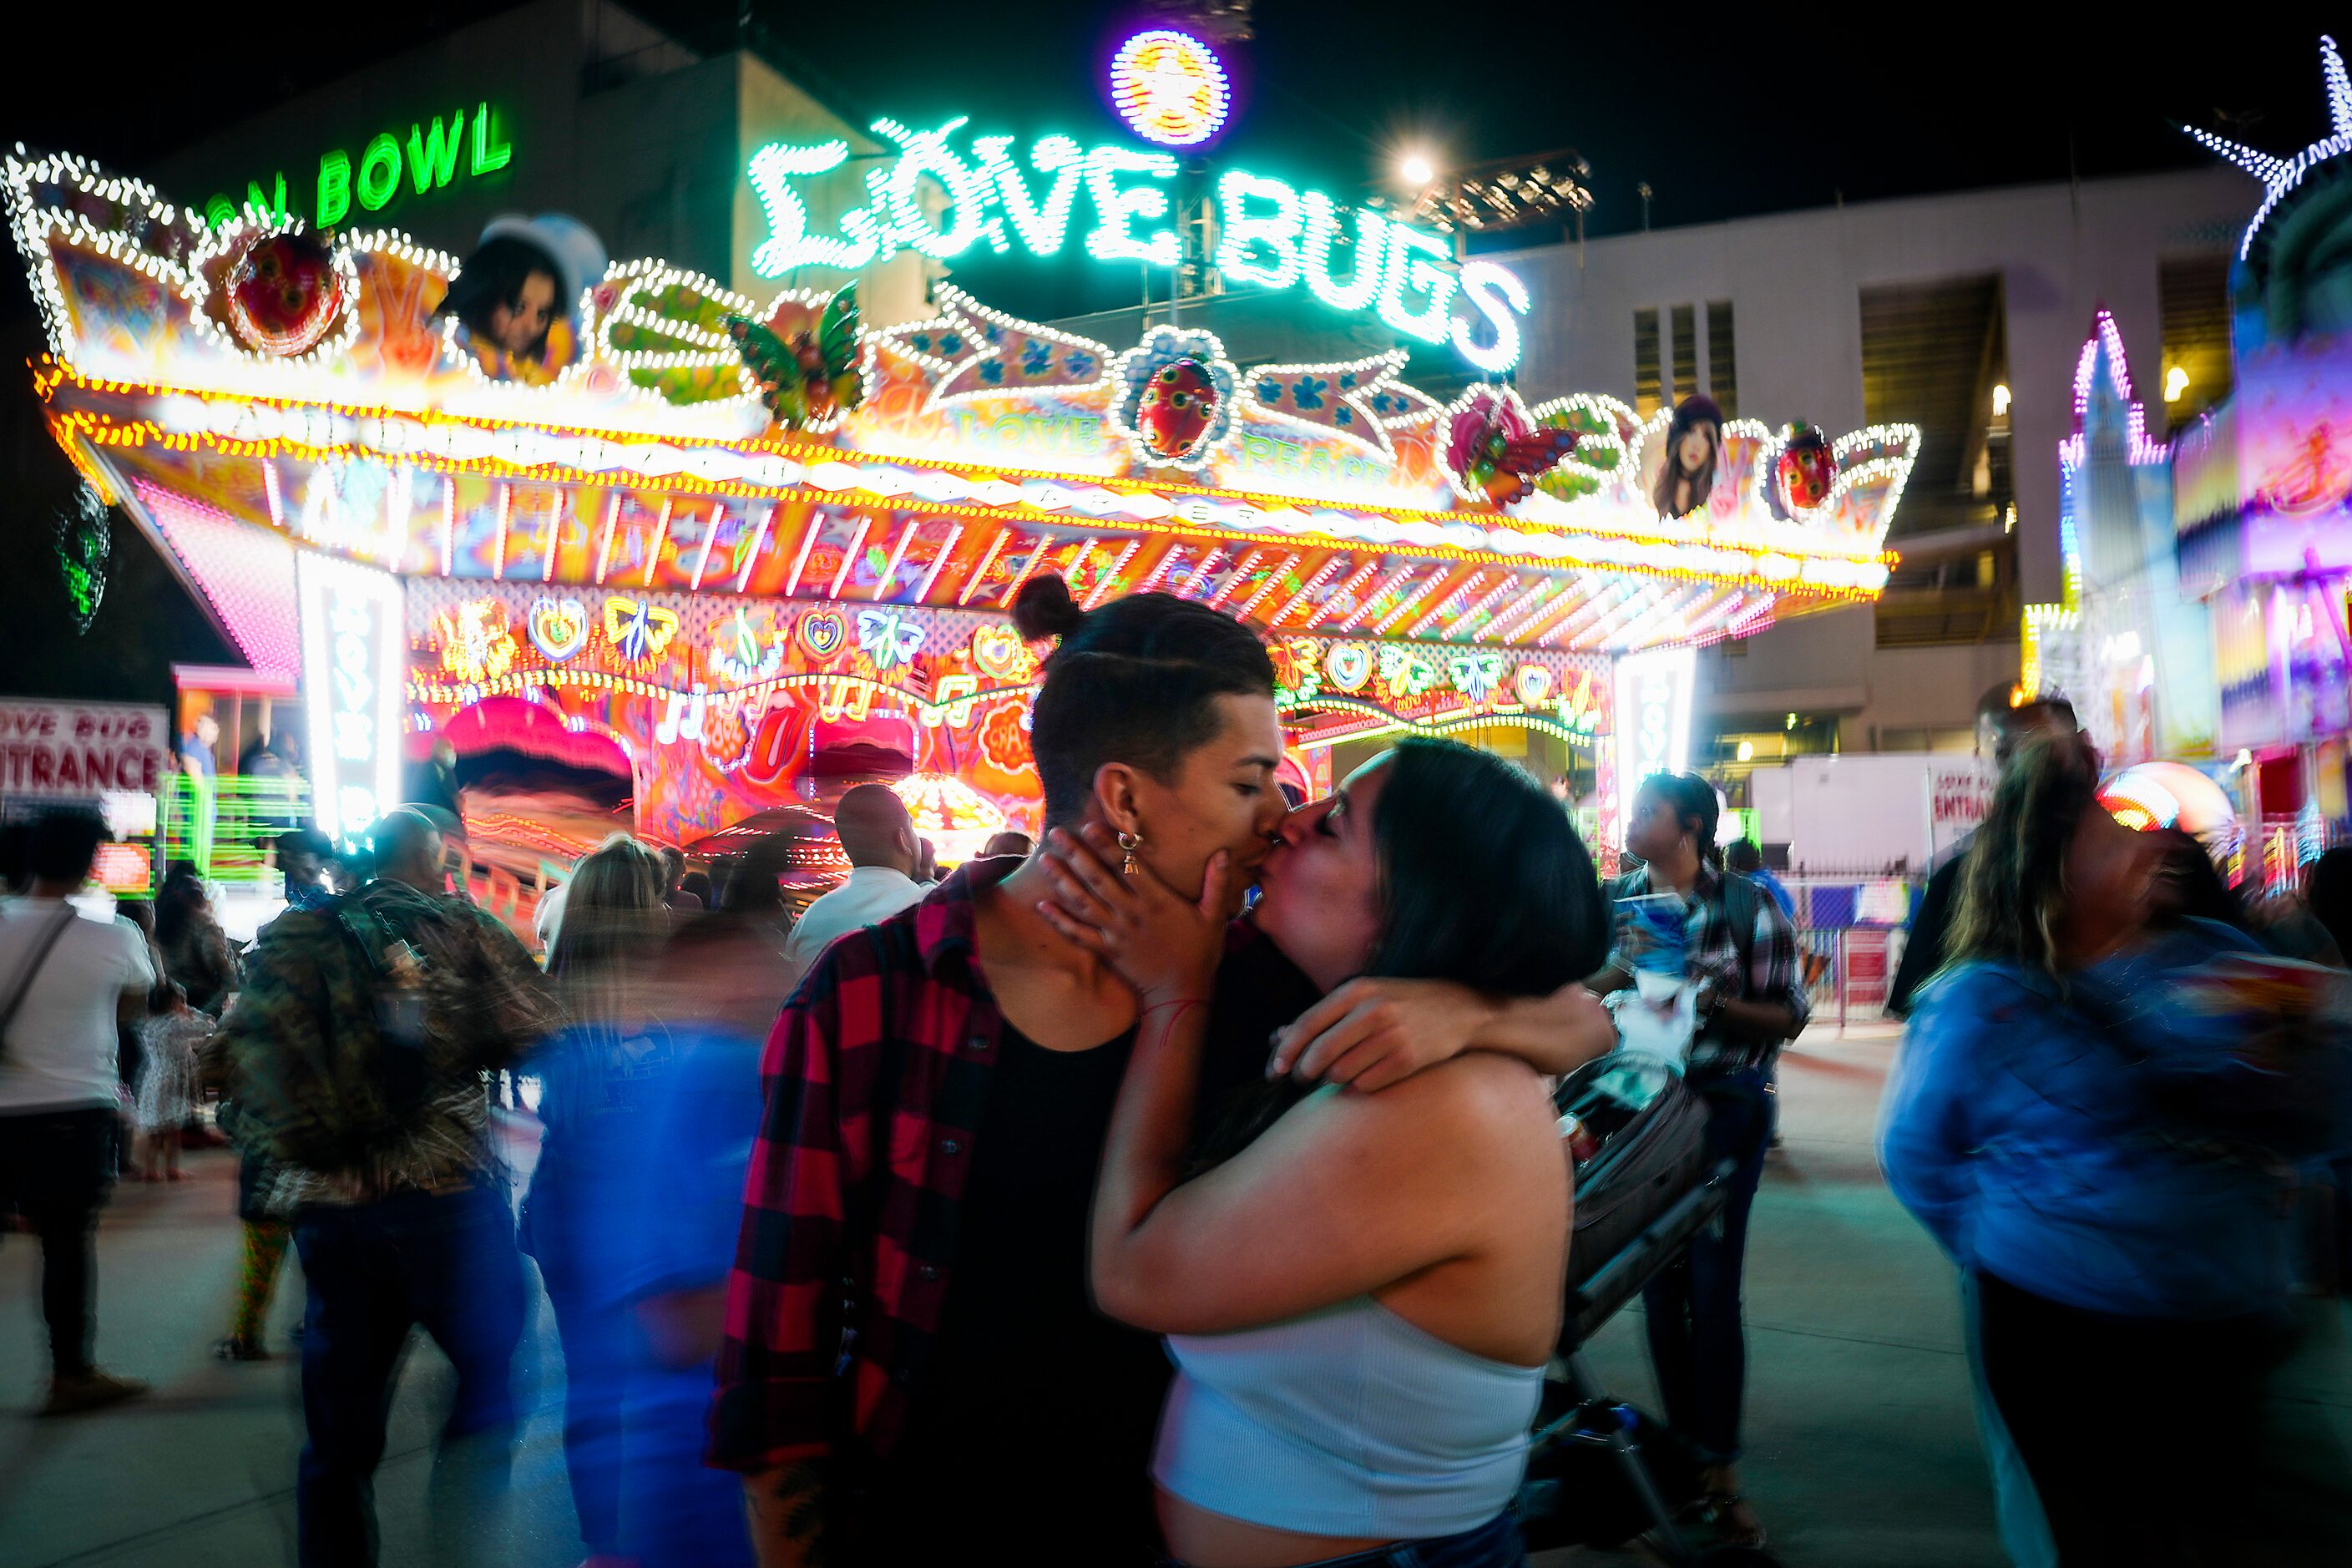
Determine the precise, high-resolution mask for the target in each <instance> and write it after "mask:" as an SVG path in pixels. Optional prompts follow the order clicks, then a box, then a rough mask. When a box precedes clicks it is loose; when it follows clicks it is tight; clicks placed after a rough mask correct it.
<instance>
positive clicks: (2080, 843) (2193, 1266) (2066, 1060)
mask: <svg viewBox="0 0 2352 1568" xmlns="http://www.w3.org/2000/svg"><path fill="white" fill-rule="evenodd" d="M2096 791H2097V779H2096V777H2095V774H2094V773H2093V772H2092V771H2091V768H2090V767H2089V765H2088V764H2087V762H2086V759H2085V758H2084V754H2083V752H2082V751H2081V749H2080V748H2079V747H2078V746H2077V745H2075V744H2074V743H2073V742H2071V741H2060V742H2046V741H2045V742H2035V743H2033V744H2032V745H2030V746H2028V747H2026V748H2025V749H2023V750H2021V752H2019V753H2018V755H2017V756H2016V758H2015V759H2014V761H2013V762H2012V763H2011V765H2010V766H2009V768H2008V769H2007V770H2006V771H2005V772H2004V773H2003V774H2002V776H2001V781H2000V788H1999V789H1998V790H1997V791H1996V793H1995V795H1994V796H1993V803H1992V808H1991V811H1990V814H1989V815H1988V816H1987V817H1986V819H1985V823H1984V826H1982V827H1980V828H1979V829H1978V831H1977V836H1976V839H1975V845H1974V847H1973V848H1972V849H1971V850H1970V852H1969V861H1968V867H1967V869H1966V871H1965V872H1964V873H1963V882H1962V886H1961V890H1960V897H1959V906H1958V918H1957V920H1956V921H1955V923H1954V926H1953V929H1952V933H1951V939H1950V944H1949V949H1948V951H1949V953H1950V963H1949V964H1948V967H1947V968H1946V969H1945V970H1944V971H1943V972H1942V973H1940V974H1939V975H1938V976H1937V978H1936V979H1935V980H1934V981H1933V982H1931V983H1930V984H1929V985H1928V986H1927V990H1926V991H1925V992H1924V993H1923V996H1922V1002H1921V1005H1920V1007H1919V1009H1918V1010H1917V1011H1916V1013H1915V1014H1914V1015H1913V1016H1912V1019H1911V1023H1910V1027H1909V1030H1908V1032H1907V1033H1906V1036H1905V1039H1904V1047H1903V1051H1902V1054H1901V1056H1900V1057H1898V1058H1896V1063H1895V1070H1894V1073H1893V1075H1892V1077H1891V1078H1890V1079H1889V1080H1888V1083H1887V1087H1886V1095H1885V1102H1884V1107H1883V1110H1882V1121H1881V1126H1880V1131H1879V1158H1880V1161H1881V1163H1883V1165H1884V1166H1885V1172H1886V1178H1887V1183H1888V1184H1889V1185H1890V1186H1891V1187H1892V1188H1893V1189H1894V1191H1895V1196H1896V1197H1897V1198H1898V1199H1900V1200H1901V1201H1902V1203H1903V1205H1904V1206H1905V1207H1906V1208H1908V1209H1909V1210H1910V1211H1911V1212H1912V1214H1913V1215H1915V1216H1916V1217H1917V1218H1918V1220H1919V1221H1920V1223H1921V1224H1923V1225H1925V1226H1927V1228H1928V1229H1929V1230H1930V1231H1932V1232H1933V1233H1934V1234H1935V1237H1936V1238H1937V1241H1938V1242H1940V1243H1941V1244H1942V1246H1943V1247H1944V1249H1945V1250H1946V1251H1947V1252H1948V1254H1949V1255H1950V1256H1951V1257H1952V1258H1953V1259H1954V1260H1955V1261H1956V1262H1957V1263H1958V1264H1959V1266H1960V1267H1961V1268H1962V1269H1963V1270H1965V1271H1966V1279H1965V1288H1966V1289H1967V1291H1968V1293H1969V1295H1970V1296H1971V1297H1972V1298H1973V1300H1974V1316H1975V1331H1976V1335H1977V1339H1978V1344H1979V1352H1980V1355H1981V1360H1982V1368H1983V1373H1984V1378H1985V1382H1986V1384H1987V1385H1988V1386H1989V1388H1990V1394H1991V1396H1992V1402H1993V1405H1994V1406H1995V1408H1996V1410H1997V1411H1998V1414H1999V1416H2000V1425H2001V1426H2005V1427H2006V1429H2007V1432H2008V1435H2009V1437H2010V1438H2011V1440H2013V1441H2014V1443H2015V1446H2016V1449H2017V1451H2018V1453H2019V1454H2020V1455H2021V1457H2022V1458H2023V1460H2024V1464H2025V1468H2026V1470H2027V1472H2028V1473H2029V1474H2030V1475H2031V1476H2032V1483H2033V1489H2034V1490H2035V1491H2036V1492H2038V1493H2039V1496H2040V1501H2041V1504H2042V1512H2043V1513H2044V1515H2045V1516H2046V1518H2047V1520H2048V1523H2049V1530H2050V1537H2051V1539H2052V1540H2053V1542H2054V1544H2055V1546H2056V1549H2057V1553H2058V1557H2059V1560H2060V1561H2062V1562H2063V1563H2066V1564H2068V1568H2078V1565H2080V1564H2084V1563H2089V1564H2104V1563H2115V1564H2125V1563H2129V1564H2135V1565H2137V1564H2145V1563H2182V1564H2186V1563H2241V1562H2244V1563H2276V1562H2287V1561H2304V1560H2305V1558H2304V1556H2303V1554H2302V1552H2301V1551H2300V1550H2299V1549H2298V1547H2297V1546H2291V1545H2289V1544H2288V1543H2284V1542H2276V1543H2267V1544H2266V1543H2263V1542H2259V1541H2257V1540H2256V1539H2255V1537H2256V1536H2258V1535H2260V1534H2262V1533H2263V1530H2264V1527H2265V1524H2266V1522H2267V1518H2268V1513H2269V1510H2266V1509H2263V1508H2260V1507H2254V1506H2250V1500H2251V1499H2252V1498H2253V1497H2254V1496H2255V1495H2256V1494H2257V1492H2258V1491H2259V1490H2260V1487H2259V1486H2258V1484H2257V1483H2258V1480H2259V1479H2260V1478H2259V1469H2260V1467H2259V1465H2258V1463H2257V1458H2258V1456H2259V1455H2260V1453H2261V1444H2260V1440H2259V1437H2260V1425H2261V1421H2260V1416H2261V1406H2262V1398H2261V1395H2262V1384H2263V1375H2264V1373H2265V1370H2266V1365H2267V1363H2268V1362H2269V1360H2270V1359H2271V1358H2272V1357H2273V1354H2274V1353H2275V1352H2276V1350H2277V1348H2278V1346H2279V1343H2280V1336H2279V1330H2280V1328H2281V1326H2282V1324H2283V1322H2284V1319H2285V1317H2286V1314H2287V1311H2288V1308H2289V1301H2290V1284H2289V1280H2290V1269H2289V1257H2290V1237H2289V1234H2288V1231H2289V1225H2288V1216H2289V1214H2290V1212H2291V1210H2290V1206H2289V1204H2288V1201H2287V1200H2288V1197H2289V1187H2290V1184H2291V1173H2292V1164H2291V1163H2290V1162H2289V1161H2288V1160H2287V1159H2285V1158H2283V1157H2281V1156H2280V1155H2279V1154H2278V1153H2277V1152H2274V1151H2266V1150H2265V1147H2264V1141H2265V1140H2266V1139H2267V1138H2269V1137H2270V1136H2271V1135H2272V1128H2273V1125H2274V1124H2272V1123H2268V1122H2267V1121H2266V1120H2265V1119H2264V1118H2263V1117H2261V1116H2258V1115H2256V1114H2254V1113H2253V1108H2255V1107H2257V1106H2263V1105H2271V1106H2275V1105H2277V1104H2278V1103H2280V1102H2281V1101H2283V1100H2286V1099H2288V1098H2290V1097H2291V1098H2293V1099H2294V1101H2295V1104H2296V1110H2295V1114H2296V1115H2297V1116H2301V1115H2304V1114H2306V1113H2307V1114H2311V1115H2314V1116H2315V1117H2316V1118H2318V1119H2319V1120H2323V1121H2329V1122H2331V1123H2332V1126H2333V1128H2334V1129H2335V1130H2336V1132H2337V1133H2339V1134H2340V1131H2341V1129H2342V1127H2343V1120H2342V1111H2341V1104H2342V1100H2341V1085H2340V1083H2339V1084H2334V1085H2326V1084H2323V1083H2318V1082H2311V1083H2304V1082H2301V1081H2299V1078H2298V1075H2296V1074H2295V1073H2294V1071H2293V1070H2292V1069H2293V1068H2294V1064H2295V1063H2297V1062H2298V1061H2300V1062H2305V1063H2309V1064H2312V1065H2313V1066H2315V1067H2316V1066H2318V1065H2319V1064H2321V1063H2323V1062H2325V1061H2326V1060H2327V1059H2329V1058H2331V1057H2332V1058H2336V1059H2338V1060H2340V1058H2341V1055H2342V1052H2341V1047H2339V1046H2336V1045H2335V1043H2334V1042H2333V1041H2332V1040H2330V1041H2326V1042H2322V1043H2321V1044H2318V1045H2311V1046H2305V1047H2300V1048H2290V1049H2284V1050H2280V1049H2276V1048H2275V1047H2274V1045H2273V1042H2272V1041H2271V1040H2270V1039H2269V1038H2268V1037H2266V1036H2265V1034H2264V1032H2263V1031H2264V1029H2265V1025H2264V1024H2263V1022H2261V1017H2262V1015H2263V1007H2262V1005H2260V1004H2259V1003H2256V1002H2253V1001H2252V1000H2251V999H2249V1000H2247V1001H2244V1002H2240V1003H2234V1004H2233V1003H2230V1002H2228V1001H2227V1000H2226V998H2227V997H2228V996H2229V995H2230V994H2231V987H2232V985H2233V984H2239V983H2242V982H2244V981H2247V980H2251V981H2252V983H2253V986H2254V988H2255V989H2266V988H2268V987H2269V986H2272V985H2274V984H2278V983H2279V979H2280V976H2279V974H2278V973H2273V971H2274V970H2275V967H2276V965H2277V961H2275V960H2268V959H2257V958H2256V957H2255V955H2257V954H2259V953H2260V952H2261V950H2260V949H2259V948H2258V947H2257V946H2256V944H2255V943H2254V942H2253V941H2252V939H2251V938H2248V937H2246V936H2244V935H2243V934H2242V933H2240V932H2237V931H2232V930H2231V929H2230V928H2228V927H2227V926H2223V925H2221V924H2218V923H2216V922H2214V921H2206V920H2199V919H2195V918H2173V919H2169V920H2167V919H2163V918H2161V916H2160V913H2159V910H2158V905H2159V902H2160V900H2161V899H2162V898H2163V896H2164V895H2163V889H2162V880H2163V865H2162V863H2163V859H2164V857H2165V854H2166V849H2167V846H2166V845H2165V843H2164V841H2163V840H2162V838H2160V837H2157V836H2153V835H2147V834H2140V833H2135V832H2133V831H2131V830H2130V829H2129V828H2126V827H2125V826H2121V825H2120V824H2118V823H2117V822H2116V820H2115V818H2114V817H2113V816H2110V815H2109V814H2108V812H2107V810H2106V808H2105V806H2104V805H2101V804H2100V802H2099V800H2098V796H2097V793H2096ZM2302 973H2305V974H2308V973H2310V972H2308V971H2305V972H2302ZM2233 976H2234V977H2235V979H2234V980H2233V978H2232V977H2233ZM2323 1046H2324V1047H2326V1048H2324V1049H2323ZM2314 1076H2315V1077H2324V1076H2325V1075H2324V1074H2315V1075H2314ZM2282 1087H2284V1088H2285V1089H2287V1091H2288V1092H2287V1093H2284V1094H2283V1093H2282V1092H2281V1090H2282ZM2307 1131H2308V1130H2306V1132H2307ZM2314 1141H2315V1142H2323V1143H2325V1142H2328V1141H2327V1140H2326V1138H2324V1137H2320V1138H2315V1140H2314ZM2331 1146H2332V1145H2331ZM2184 1394H2186V1395H2187V1396H2188V1397H2189V1398H2190V1399H2192V1400H2193V1404H2194V1409H2195V1415H2194V1417H2193V1420H2194V1424H2195V1426H2196V1429H2197V1430H2199V1431H2209V1432H2212V1433H2215V1434H2220V1435H2226V1436H2224V1437H2223V1439H2222V1440H2221V1441H2217V1442H2213V1443H2197V1442H2184V1441H2181V1440H2180V1434H2181V1431H2182V1421H2183V1419H2184V1417H2183V1408H2184V1406H2183V1398H2184ZM2341 1545H2342V1542H2341V1541H2340V1540H2339V1541H2338V1542H2336V1546H2337V1547H2338V1549H2339V1550H2338V1552H2337V1556H2338V1557H2340V1548H2341ZM2311 1560H2313V1561H2316V1560H2317V1559H2316V1558H2313V1559H2311ZM2330 1560H2335V1559H2334V1558H2331V1559H2330Z"/></svg>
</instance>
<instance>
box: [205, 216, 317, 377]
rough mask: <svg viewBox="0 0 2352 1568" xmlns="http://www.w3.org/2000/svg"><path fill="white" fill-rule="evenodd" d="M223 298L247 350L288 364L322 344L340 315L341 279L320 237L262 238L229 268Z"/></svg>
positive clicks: (294, 235)
mask: <svg viewBox="0 0 2352 1568" xmlns="http://www.w3.org/2000/svg"><path fill="white" fill-rule="evenodd" d="M226 305H227V310H228V319H229V324H230V325H231V326H232V327H234V328H236V335H237V337H238V338H239V339H241V340H242V341H243V342H244V343H245V345H246V347H247V348H250V349H255V350H258V351H259V352H260V353H268V354H276V355H278V357H279V358H281V359H289V358H291V357H293V356H294V355H296V354H303V353H310V351H311V350H312V349H314V348H317V347H318V346H319V344H320V342H322V341H324V340H325V338H326V336H327V333H328V331H329V330H330V329H331V328H332V327H333V326H334V324H335V318H336V317H337V316H339V315H341V313H342V309H343V279H342V274H341V272H339V271H337V270H336V268H335V256H334V252H333V250H332V249H331V248H330V247H329V246H328V244H327V242H326V241H325V240H323V239H321V238H320V237H318V236H316V235H311V234H296V233H291V232H288V233H280V234H265V235H263V236H261V237H259V238H257V239H256V240H254V241H253V242H252V243H251V244H249V245H247V247H245V250H244V252H243V253H242V254H241V255H239V256H238V257H237V258H236V262H235V263H233V264H232V265H231V266H230V268H229V269H228V283H227V288H226Z"/></svg>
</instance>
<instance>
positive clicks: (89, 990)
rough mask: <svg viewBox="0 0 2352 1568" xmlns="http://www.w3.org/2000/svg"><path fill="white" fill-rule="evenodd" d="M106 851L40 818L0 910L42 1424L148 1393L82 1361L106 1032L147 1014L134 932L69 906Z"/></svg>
mask: <svg viewBox="0 0 2352 1568" xmlns="http://www.w3.org/2000/svg"><path fill="white" fill-rule="evenodd" d="M105 839H106V824H105V823H104V822H103V821H102V820H101V819H100V816H99V815H98V814H97V813H96V812H94V811H89V810H83V809H58V810H52V811H49V812H47V813H45V814H43V815H42V816H40V817H39V818H37V820H36V821H35V822H34V824H33V826H32V827H31V829H30V830H29V832H28V833H27V834H26V840H25V846H24V851H25V868H26V875H27V876H28V877H29V879H30V888H29V889H28V891H27V894H26V897H24V898H21V899H11V900H8V901H7V902H6V903H5V905H0V1209H5V1208H8V1207H10V1206H12V1205H13V1206H14V1207H15V1208H16V1212H17V1213H18V1214H20V1215H23V1216H24V1217H25V1220H26V1223H27V1224H29V1225H30V1226H32V1228H33V1233H34V1234H35V1235H36V1236H37V1237H39V1238H40V1247H41V1315H42V1317H43V1318H44V1319H45V1320H46V1321H47V1324H48V1331H49V1366H50V1377H49V1394H48V1400H47V1404H45V1405H43V1406H42V1413H43V1414H44V1415H69V1414H71V1413H73V1412H76V1411H80V1410H89V1409H93V1408H95V1407H97V1406H99V1405H109V1404H111V1403H113V1402H114V1401H116V1400H120V1399H128V1398H130V1397H131V1396H132V1395H134V1394H144V1393H145V1392H146V1391H147V1385H146V1384H143V1383H141V1382H139V1381H138V1380H137V1379H135V1378H128V1377H119V1376H116V1375H115V1374H114V1373H110V1372H105V1371H102V1370H100V1368H99V1367H98V1366H97V1365H96V1364H95V1363H93V1362H92V1361H91V1359H90V1351H91V1341H92V1340H93V1339H94V1338H95V1336H96V1332H97V1310H96V1288H97V1287H96V1280H97V1272H98V1259H97V1247H96V1236H97V1230H98V1211H99V1210H100V1209H101V1208H103V1207H104V1206H105V1205H106V1200H107V1198H108V1197H109V1195H110V1194H112V1192H113V1190H114V1178H115V1171H116V1152H117V1137H118V1132H117V1129H118V1127H119V1125H120V1112H119V1110H118V1107H119V1106H120V1104H121V1091H120V1085H121V1069H120V1068H119V1066H118V1063H117V1059H116V1036H115V1024H116V1020H117V1018H118V1017H120V1016H127V1015H135V1014H137V1013H140V1012H143V1011H144V1010H145V1004H146V996H147V993H148V991H149V989H150V988H151V987H152V986H153V985H154V984H155V970H154V966H153V964H152V963H150V962H149V959H148V956H147V943H146V942H145V940H144V939H143V938H142V936H141V935H140V932H139V931H138V928H136V927H135V926H133V925H131V922H130V921H122V920H112V921H95V920H89V919H86V918H83V916H82V915H81V913H80V911H79V910H76V909H75V907H74V906H73V905H72V904H71V903H69V902H68V901H67V900H68V899H69V898H70V897H71V896H72V895H73V894H75V893H78V892H79V891H80V890H81V888H82V885H83V884H84V883H85V882H87V881H89V872H90V868H91V866H92V865H93V864H94V863H95V862H96V861H97V858H98V847H99V845H100V844H101V843H103V842H104V841H105Z"/></svg>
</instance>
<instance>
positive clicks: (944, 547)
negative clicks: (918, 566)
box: [915, 522, 963, 605]
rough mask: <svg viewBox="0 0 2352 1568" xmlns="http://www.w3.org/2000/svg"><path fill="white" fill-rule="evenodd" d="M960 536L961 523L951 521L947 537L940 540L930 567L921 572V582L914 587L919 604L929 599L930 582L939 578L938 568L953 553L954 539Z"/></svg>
mask: <svg viewBox="0 0 2352 1568" xmlns="http://www.w3.org/2000/svg"><path fill="white" fill-rule="evenodd" d="M962 537H963V524H961V523H960V522H953V523H950V524H949V525H948V536H947V538H946V539H945V540H944V541H943V542H941V543H940V548H939V552H938V553H937V554H935V555H933V556H932V557H931V569H930V570H929V571H928V572H926V573H924V574H923V581H922V583H921V584H920V585H919V586H918V587H917V588H916V589H915V603H917V604H919V605H921V604H928V603H929V601H930V597H931V584H934V583H936V582H938V581H939V580H940V568H941V567H943V566H945V565H946V564H947V563H948V557H949V556H950V555H953V554H954V553H955V547H956V541H957V540H959V539H961V538H962Z"/></svg>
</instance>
